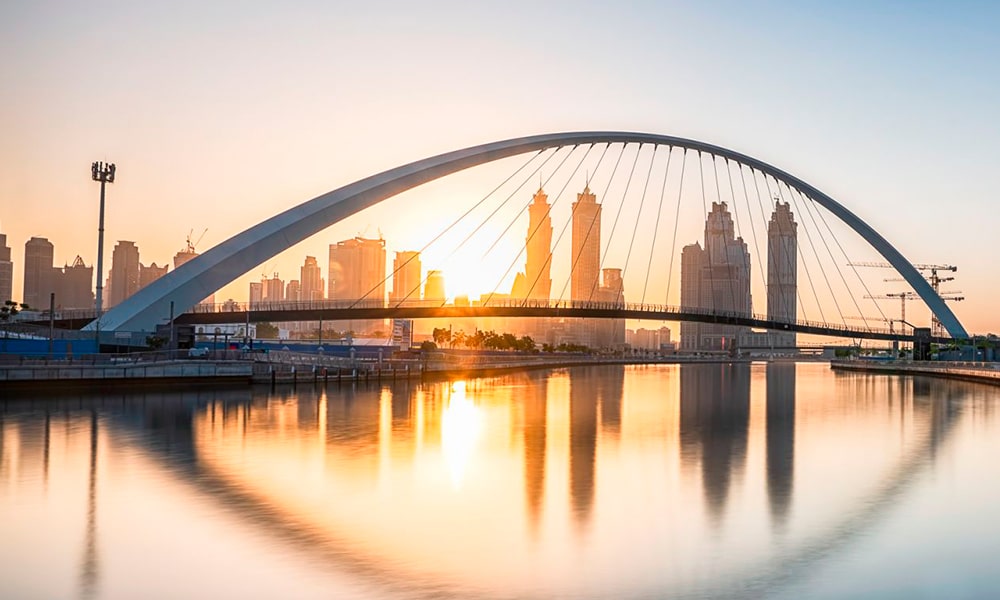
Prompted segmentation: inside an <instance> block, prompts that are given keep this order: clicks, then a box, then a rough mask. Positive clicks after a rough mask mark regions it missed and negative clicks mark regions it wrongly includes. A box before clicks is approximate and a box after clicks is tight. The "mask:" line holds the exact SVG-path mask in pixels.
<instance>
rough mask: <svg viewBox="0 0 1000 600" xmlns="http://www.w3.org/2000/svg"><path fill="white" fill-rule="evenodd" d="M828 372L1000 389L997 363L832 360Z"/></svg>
mask: <svg viewBox="0 0 1000 600" xmlns="http://www.w3.org/2000/svg"><path fill="white" fill-rule="evenodd" d="M830 368H831V369H833V370H834V371H848V372H854V373H875V374H883V375H922V376H927V377H940V378H942V379H955V380H960V381H971V382H975V383H986V384H990V385H1000V363H966V362H955V363H947V362H937V361H933V362H932V361H927V362H924V361H920V362H914V361H887V362H876V361H865V360H834V361H830Z"/></svg>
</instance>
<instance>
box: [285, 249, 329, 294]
mask: <svg viewBox="0 0 1000 600" xmlns="http://www.w3.org/2000/svg"><path fill="white" fill-rule="evenodd" d="M323 287H324V285H323V269H321V268H320V266H319V263H318V262H317V261H316V257H315V256H307V257H306V260H305V262H304V263H302V267H301V268H300V269H299V298H298V299H299V300H322V299H323ZM289 299H290V298H289Z"/></svg>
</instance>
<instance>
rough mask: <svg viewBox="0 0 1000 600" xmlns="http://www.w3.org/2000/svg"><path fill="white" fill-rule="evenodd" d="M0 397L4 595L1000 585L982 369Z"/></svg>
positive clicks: (910, 592) (785, 371) (880, 589)
mask: <svg viewBox="0 0 1000 600" xmlns="http://www.w3.org/2000/svg"><path fill="white" fill-rule="evenodd" d="M4 395H5V397H6V400H7V401H6V402H0V598H352V597H358V598H368V597H379V598H397V597H399V598H422V597H458V598H466V597H485V598H494V597H496V598H551V597H561V598H591V597H594V598H604V597H615V598H619V597H624V598H630V597H631V598H663V597H677V598H720V597H721V598H726V597H734V598H742V597H752V598H759V597H769V598H788V599H793V598H842V597H898V598H912V597H921V596H922V597H929V598H940V597H948V598H962V597H965V598H992V597H1000V569H997V561H998V557H1000V420H998V418H997V407H998V406H1000V388H992V387H987V386H983V385H977V384H966V383H957V382H948V381H938V380H931V379H922V378H916V379H912V378H897V377H886V376H869V375H858V374H843V375H842V374H835V373H832V372H831V371H830V370H829V368H828V367H827V366H826V365H819V364H799V365H764V364H760V365H756V364H755V365H753V366H747V365H736V366H727V365H686V366H682V367H679V366H656V367H634V368H633V367H624V368H623V367H587V368H579V369H568V370H557V371H553V372H548V373H537V372H536V373H523V374H516V375H510V376H505V377H501V378H490V379H472V380H468V381H456V382H451V383H446V382H441V383H428V384H416V383H411V384H405V383H400V384H394V385H385V386H381V387H380V386H377V385H374V384H372V385H369V386H365V385H359V386H357V387H351V386H347V385H345V386H344V387H342V388H337V387H336V386H331V387H330V388H328V389H327V390H325V391H323V390H314V389H312V388H311V387H309V386H306V387H300V388H298V389H297V390H278V391H277V392H274V393H271V392H270V391H269V390H266V389H257V390H235V391H233V390H228V391H190V392H188V391H177V392H170V393H128V394H113V395H104V396H79V395H74V396H58V397H57V396H53V397H47V398H44V399H42V398H35V399H29V398H24V399H19V398H16V397H14V398H12V397H11V394H9V393H6V394H4Z"/></svg>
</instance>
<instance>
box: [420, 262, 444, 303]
mask: <svg viewBox="0 0 1000 600" xmlns="http://www.w3.org/2000/svg"><path fill="white" fill-rule="evenodd" d="M446 298H447V296H446V295H445V287H444V273H442V272H441V271H434V270H430V271H427V284H426V285H425V286H424V300H426V301H427V302H429V303H435V304H441V303H442V302H444V301H445V299H446Z"/></svg>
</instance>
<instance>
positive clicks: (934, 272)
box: [847, 261, 965, 336]
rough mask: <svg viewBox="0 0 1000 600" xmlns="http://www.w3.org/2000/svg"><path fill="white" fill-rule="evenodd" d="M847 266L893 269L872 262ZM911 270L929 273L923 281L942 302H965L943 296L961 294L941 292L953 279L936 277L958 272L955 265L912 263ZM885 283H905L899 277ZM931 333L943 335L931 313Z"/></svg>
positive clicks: (890, 266) (884, 263) (885, 263)
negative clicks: (947, 282)
mask: <svg viewBox="0 0 1000 600" xmlns="http://www.w3.org/2000/svg"><path fill="white" fill-rule="evenodd" d="M847 265H848V266H850V267H874V268H878V269H894V268H895V267H893V266H892V265H891V264H889V263H887V262H872V261H859V262H850V263H847ZM913 268H915V269H917V270H918V271H930V275H924V279H926V280H927V282H928V283H930V284H931V289H933V290H934V293H935V294H937V295H938V296H940V297H941V299H942V300H945V301H952V302H960V301H961V300H965V298H964V297H962V298H958V297H946V296H945V294H956V293H957V294H960V293H961V292H944V293H942V292H941V284H942V283H944V282H946V281H954V280H955V278H954V277H941V276H940V275H938V272H948V273H954V272H956V271H958V267H956V266H955V265H933V264H924V263H914V264H913ZM885 281H886V282H905V281H906V280H905V279H903V278H901V277H892V278H889V279H885ZM903 302H904V304H905V302H906V301H905V300H904V301H903ZM931 333H932V334H933V335H936V336H943V335H944V327H943V326H942V325H941V321H939V320H938V318H937V315H935V314H933V313H931Z"/></svg>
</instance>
